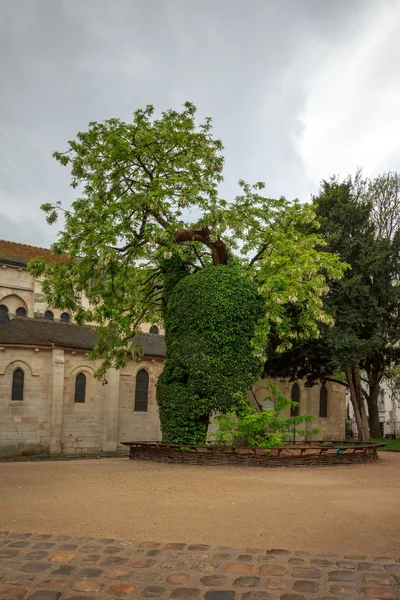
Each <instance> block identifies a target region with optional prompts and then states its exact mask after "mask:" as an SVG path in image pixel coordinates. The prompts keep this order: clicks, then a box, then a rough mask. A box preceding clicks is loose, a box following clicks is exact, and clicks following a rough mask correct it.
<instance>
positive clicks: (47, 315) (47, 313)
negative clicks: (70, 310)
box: [44, 310, 54, 321]
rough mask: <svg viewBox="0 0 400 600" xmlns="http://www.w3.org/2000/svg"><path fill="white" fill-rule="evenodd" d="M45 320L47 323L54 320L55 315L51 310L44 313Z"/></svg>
mask: <svg viewBox="0 0 400 600" xmlns="http://www.w3.org/2000/svg"><path fill="white" fill-rule="evenodd" d="M44 318H45V319H46V320H47V321H52V320H53V319H54V315H53V313H52V312H51V310H46V312H45V313H44Z"/></svg>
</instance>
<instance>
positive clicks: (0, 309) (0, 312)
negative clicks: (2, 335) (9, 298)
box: [0, 304, 8, 323]
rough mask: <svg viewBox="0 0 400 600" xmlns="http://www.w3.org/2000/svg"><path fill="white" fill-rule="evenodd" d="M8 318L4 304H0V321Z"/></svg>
mask: <svg viewBox="0 0 400 600" xmlns="http://www.w3.org/2000/svg"><path fill="white" fill-rule="evenodd" d="M7 319H8V308H7V306H4V304H0V323H3V322H4V321H7Z"/></svg>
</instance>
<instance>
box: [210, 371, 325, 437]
mask: <svg viewBox="0 0 400 600" xmlns="http://www.w3.org/2000/svg"><path fill="white" fill-rule="evenodd" d="M268 385H269V389H270V392H271V395H270V396H269V397H268V400H271V401H272V402H273V403H274V405H275V406H274V408H269V409H267V410H264V411H262V412H261V413H257V412H255V411H254V409H252V408H251V407H250V406H248V405H247V409H246V410H243V411H242V412H241V413H239V414H232V413H229V414H225V415H222V416H218V417H215V418H214V422H216V423H217V424H218V425H219V428H218V430H217V432H216V433H214V434H210V436H209V439H214V440H215V444H217V445H228V446H244V447H259V448H273V447H274V446H283V444H284V443H285V441H286V440H287V439H288V437H289V436H290V435H291V433H290V429H291V428H293V427H296V433H298V434H300V435H305V436H309V435H314V434H317V433H319V431H320V430H319V429H311V430H308V431H307V430H304V429H297V426H298V425H301V424H303V423H310V422H311V421H315V419H316V417H315V416H314V415H300V416H298V417H290V418H285V417H282V416H281V413H282V412H283V411H284V410H285V409H286V408H288V407H290V406H298V402H293V401H292V400H290V399H289V398H287V397H286V396H285V395H284V394H282V392H281V391H280V389H279V387H278V386H277V385H276V384H275V383H273V382H272V381H270V382H269V384H268Z"/></svg>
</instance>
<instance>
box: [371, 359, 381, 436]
mask: <svg viewBox="0 0 400 600" xmlns="http://www.w3.org/2000/svg"><path fill="white" fill-rule="evenodd" d="M368 383H369V385H368V387H369V390H368V394H367V404H368V414H369V431H370V434H371V437H373V438H380V437H381V436H382V433H381V427H380V424H379V408H378V398H379V383H380V377H379V373H378V372H377V371H375V370H372V371H371V373H370V375H369V377H368Z"/></svg>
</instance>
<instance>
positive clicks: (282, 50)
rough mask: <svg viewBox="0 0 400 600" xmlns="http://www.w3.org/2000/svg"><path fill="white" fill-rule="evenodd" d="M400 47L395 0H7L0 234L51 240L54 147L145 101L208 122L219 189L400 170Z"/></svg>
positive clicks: (1, 2) (3, 11) (0, 106)
mask: <svg viewBox="0 0 400 600" xmlns="http://www.w3.org/2000/svg"><path fill="white" fill-rule="evenodd" d="M399 57H400V0H0V81H1V93H0V212H1V219H0V238H4V239H12V240H14V241H19V242H25V243H31V244H35V245H40V246H47V245H49V244H50V243H51V242H52V241H53V240H54V239H55V236H56V233H57V226H54V225H53V226H52V227H50V226H49V225H47V224H46V222H45V219H44V214H43V213H42V212H41V211H40V209H39V206H40V204H41V203H43V202H51V201H55V200H62V201H63V202H65V203H68V202H70V201H71V200H72V199H73V197H74V196H73V194H74V192H73V190H72V189H71V188H69V187H68V186H69V174H68V171H67V169H65V168H62V167H61V166H60V165H59V164H58V163H57V162H56V161H55V160H54V159H53V158H52V156H51V155H52V152H53V151H54V150H61V151H62V150H64V149H65V148H66V142H67V140H69V139H72V138H74V137H75V135H76V133H77V132H78V131H80V130H83V129H85V128H86V126H87V124H88V122H89V121H92V120H103V119H106V118H109V117H120V118H123V119H126V120H129V119H130V115H131V113H132V112H133V111H134V110H135V109H136V108H138V107H143V106H144V105H146V104H149V103H151V104H154V105H155V106H156V109H157V111H160V110H163V109H165V108H180V106H181V105H182V104H183V102H185V101H186V100H190V101H192V102H194V103H195V104H196V105H197V107H198V109H199V112H200V115H201V116H205V115H208V116H211V117H213V120H214V127H215V132H216V135H218V136H219V137H220V138H221V139H222V141H223V143H224V146H225V156H226V170H225V183H224V185H223V187H222V190H221V193H222V194H223V195H224V196H225V197H232V196H234V195H235V193H236V192H237V186H236V183H237V180H238V179H240V178H243V179H246V180H248V181H259V180H263V181H265V182H266V184H267V189H266V193H267V194H268V195H271V196H279V195H285V196H287V197H288V198H294V197H299V198H301V199H302V200H307V199H308V198H309V197H310V194H312V193H315V192H316V191H317V189H318V185H319V181H320V180H321V179H322V178H323V177H328V176H329V175H331V174H333V173H337V174H339V175H341V176H345V175H347V174H348V173H350V172H353V171H354V170H355V168H356V167H357V166H358V165H361V166H363V167H364V171H365V173H366V174H367V175H373V174H375V173H378V172H381V171H383V170H387V169H393V170H399V169H400V131H399V125H400V122H399V121H400V116H399V107H400V67H399V64H400V63H399Z"/></svg>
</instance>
